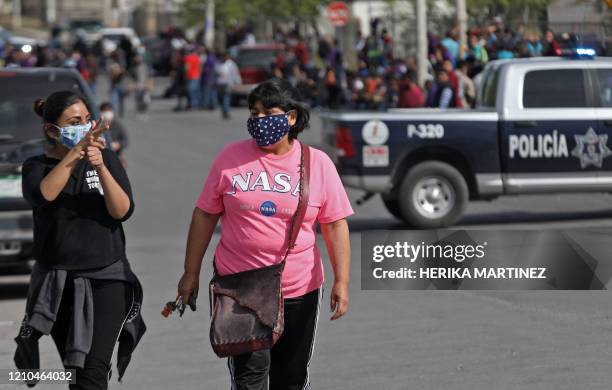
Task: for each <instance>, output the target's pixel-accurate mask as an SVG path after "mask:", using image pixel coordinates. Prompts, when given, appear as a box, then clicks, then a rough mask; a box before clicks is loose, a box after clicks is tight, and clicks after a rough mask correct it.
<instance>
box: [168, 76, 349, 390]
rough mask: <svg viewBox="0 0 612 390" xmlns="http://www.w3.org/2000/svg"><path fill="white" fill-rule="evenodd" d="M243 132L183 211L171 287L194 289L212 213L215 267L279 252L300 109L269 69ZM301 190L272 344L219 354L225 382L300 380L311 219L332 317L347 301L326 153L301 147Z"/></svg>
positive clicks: (311, 295) (337, 193) (343, 200)
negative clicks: (187, 213)
mask: <svg viewBox="0 0 612 390" xmlns="http://www.w3.org/2000/svg"><path fill="white" fill-rule="evenodd" d="M248 104H249V109H250V111H251V116H250V118H249V120H248V121H247V129H248V132H249V134H250V135H251V138H250V139H246V140H242V141H238V142H234V143H231V144H229V145H227V146H226V147H225V148H224V149H223V150H222V151H221V152H220V153H219V154H218V155H217V156H216V158H215V159H214V161H213V163H212V167H211V169H210V172H209V173H208V177H207V178H206V181H205V183H204V188H203V190H202V192H201V194H200V196H199V198H198V200H197V203H196V207H195V210H194V212H193V216H192V220H191V227H190V230H189V237H188V241H187V251H186V256H185V273H184V274H183V276H182V278H181V280H180V282H179V285H178V290H179V294H180V295H181V296H182V297H183V301H184V302H187V300H188V298H189V295H190V294H193V295H197V292H198V281H199V275H200V268H201V265H202V259H203V256H204V253H205V252H206V249H207V248H208V244H209V242H210V239H211V236H212V234H213V232H214V229H215V226H216V224H217V221H218V220H219V219H220V220H221V226H222V230H221V239H220V241H219V244H218V245H217V247H216V250H215V255H214V258H215V266H216V269H217V272H218V273H219V275H222V276H223V275H227V274H233V273H236V272H241V271H246V270H249V269H254V268H261V267H264V266H268V265H272V264H276V263H278V262H280V261H281V260H282V258H283V255H284V250H283V249H284V248H286V246H285V245H286V237H287V231H288V229H289V225H290V222H291V218H292V216H293V214H294V212H295V209H296V207H297V204H298V198H299V181H300V159H301V158H300V150H301V145H300V142H299V141H298V139H297V137H298V134H299V133H300V132H302V131H303V130H304V129H305V128H306V127H308V121H309V117H310V114H309V112H308V109H307V108H306V107H305V106H304V104H303V103H301V102H300V97H299V93H298V92H297V91H296V90H295V88H293V87H292V86H291V85H290V84H289V83H288V82H287V81H285V80H282V79H271V80H268V81H266V82H264V83H262V84H260V85H259V86H258V87H257V88H255V89H254V90H253V91H252V92H251V94H250V95H249V97H248ZM310 154H311V158H310V160H311V161H310V176H309V177H310V195H309V197H308V207H307V210H306V215H305V217H304V222H303V223H302V225H301V227H300V232H299V234H298V238H297V240H296V245H295V247H294V248H293V249H292V250H291V251H290V253H289V255H288V257H287V260H286V264H285V268H284V271H283V274H282V279H281V286H282V291H283V296H284V298H285V302H284V303H285V312H284V314H285V330H284V333H283V335H282V336H281V338H280V339H279V341H278V342H277V343H276V344H275V345H274V347H273V348H272V349H268V350H263V351H257V352H251V353H247V354H243V355H238V356H233V357H230V358H229V362H228V365H229V368H230V375H231V380H232V386H233V387H232V388H233V389H238V390H242V389H267V388H268V381H269V388H270V389H273V390H281V389H282V390H294V389H304V388H306V387H307V386H308V385H309V380H310V378H309V374H308V367H309V365H310V359H311V358H312V352H313V347H314V341H315V330H316V324H317V320H318V315H319V306H320V301H321V293H322V285H323V265H322V261H321V260H322V258H321V253H320V251H319V248H318V247H317V245H316V226H317V223H318V224H319V225H320V226H321V231H322V233H323V239H324V241H325V244H326V247H327V251H328V254H329V258H330V261H331V265H332V268H333V272H334V284H333V287H332V291H331V299H330V306H331V310H332V312H333V315H332V317H331V319H332V320H336V319H338V318H340V317H341V316H342V315H344V314H345V313H346V311H347V309H348V301H349V297H348V284H349V271H350V244H349V230H348V224H347V222H346V217H348V216H349V215H351V214H353V210H352V208H351V204H350V202H349V200H348V197H347V195H346V192H345V190H344V187H343V185H342V182H341V181H340V177H339V176H338V173H337V171H336V168H335V166H334V164H333V163H332V161H331V160H330V158H329V157H328V156H327V155H326V154H325V153H323V152H321V151H320V150H317V149H314V148H311V153H310Z"/></svg>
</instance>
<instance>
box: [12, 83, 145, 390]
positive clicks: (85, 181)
mask: <svg viewBox="0 0 612 390" xmlns="http://www.w3.org/2000/svg"><path fill="white" fill-rule="evenodd" d="M34 111H35V112H36V113H37V114H38V115H39V116H41V117H42V119H43V131H44V135H45V138H46V139H47V141H48V148H47V150H46V152H45V153H44V154H42V155H39V156H35V157H32V158H30V159H28V160H27V161H26V162H25V163H24V164H23V177H22V180H23V181H22V183H23V184H22V187H23V196H24V198H25V199H26V200H27V201H28V203H29V204H30V205H31V206H32V208H33V218H34V249H33V252H34V259H35V260H36V263H35V266H34V269H33V271H32V278H31V282H30V287H29V291H28V298H27V303H26V314H25V318H24V320H23V323H22V325H21V329H20V332H19V336H17V337H16V338H15V341H16V342H17V351H16V352H15V363H16V365H17V367H18V368H20V369H26V368H27V369H35V368H39V357H38V339H39V338H40V336H42V335H43V334H51V336H52V337H53V340H54V341H55V344H56V345H57V349H58V351H59V353H60V356H61V358H62V361H63V364H64V366H65V367H66V368H73V369H76V384H71V385H70V389H88V390H91V389H106V388H107V387H108V381H109V378H110V373H111V365H110V360H111V356H112V353H113V348H114V345H115V344H116V343H117V341H119V350H118V356H117V367H118V371H119V379H120V378H121V376H122V375H123V373H124V371H125V368H126V366H127V364H128V363H129V360H130V357H131V353H132V351H133V350H134V348H135V347H136V344H137V343H138V341H139V339H140V337H141V336H142V334H143V333H144V331H145V326H144V323H143V321H142V318H141V316H140V307H141V304H142V289H141V286H140V283H139V282H138V279H137V278H136V276H135V275H134V274H133V273H132V271H131V269H130V266H129V263H128V261H127V258H126V254H125V236H124V233H123V228H122V225H121V223H122V222H123V221H125V220H127V219H128V218H129V217H130V216H131V214H132V212H133V210H134V201H133V198H132V190H131V188H130V182H129V180H128V177H127V175H126V173H125V170H124V169H123V167H122V165H121V163H120V162H119V159H118V158H117V155H116V154H115V153H114V152H112V151H111V150H109V149H106V148H105V142H104V139H103V137H102V135H101V133H102V132H103V131H104V130H106V129H107V128H108V124H106V125H104V126H100V125H99V124H98V126H96V122H95V121H93V120H92V118H91V115H90V110H89V105H88V102H87V101H86V99H85V98H84V97H82V96H80V95H77V94H75V93H74V92H71V91H61V92H56V93H53V94H51V95H50V96H49V97H48V98H47V99H45V100H43V99H39V100H37V101H36V102H35V104H34Z"/></svg>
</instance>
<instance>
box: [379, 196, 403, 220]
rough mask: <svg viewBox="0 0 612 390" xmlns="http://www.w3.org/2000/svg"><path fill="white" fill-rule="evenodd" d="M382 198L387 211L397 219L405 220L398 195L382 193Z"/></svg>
mask: <svg viewBox="0 0 612 390" xmlns="http://www.w3.org/2000/svg"><path fill="white" fill-rule="evenodd" d="M380 197H381V198H382V201H383V203H384V204H385V207H386V208H387V211H389V212H390V213H391V215H393V216H394V217H395V218H397V219H403V218H404V217H403V216H402V212H401V210H400V206H399V201H398V199H397V195H392V194H391V193H389V192H381V193H380Z"/></svg>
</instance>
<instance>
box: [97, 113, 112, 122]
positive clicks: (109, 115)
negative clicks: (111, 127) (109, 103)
mask: <svg viewBox="0 0 612 390" xmlns="http://www.w3.org/2000/svg"><path fill="white" fill-rule="evenodd" d="M100 118H101V119H104V120H105V121H108V122H112V121H113V118H115V113H114V112H112V111H102V113H101V114H100Z"/></svg>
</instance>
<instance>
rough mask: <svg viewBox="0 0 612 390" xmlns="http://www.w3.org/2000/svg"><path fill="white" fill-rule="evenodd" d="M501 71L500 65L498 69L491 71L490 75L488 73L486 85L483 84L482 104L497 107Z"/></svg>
mask: <svg viewBox="0 0 612 390" xmlns="http://www.w3.org/2000/svg"><path fill="white" fill-rule="evenodd" d="M499 72H500V68H499V67H498V68H497V69H495V70H493V71H491V73H490V74H489V75H487V79H486V80H485V85H484V86H483V93H482V105H483V106H484V107H495V102H496V98H497V83H498V81H499Z"/></svg>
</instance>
